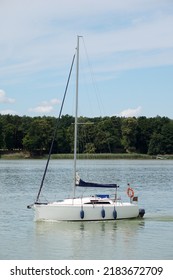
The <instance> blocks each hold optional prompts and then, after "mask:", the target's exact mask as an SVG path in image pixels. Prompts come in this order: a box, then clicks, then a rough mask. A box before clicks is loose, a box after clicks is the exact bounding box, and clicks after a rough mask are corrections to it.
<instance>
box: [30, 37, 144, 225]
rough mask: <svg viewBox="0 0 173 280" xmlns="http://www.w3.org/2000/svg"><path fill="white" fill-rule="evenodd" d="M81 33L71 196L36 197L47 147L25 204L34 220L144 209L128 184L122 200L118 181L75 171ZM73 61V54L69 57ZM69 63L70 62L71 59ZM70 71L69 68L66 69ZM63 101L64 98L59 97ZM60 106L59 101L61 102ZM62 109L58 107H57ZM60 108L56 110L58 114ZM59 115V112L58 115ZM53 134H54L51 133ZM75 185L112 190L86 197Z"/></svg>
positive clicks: (118, 215) (99, 217)
mask: <svg viewBox="0 0 173 280" xmlns="http://www.w3.org/2000/svg"><path fill="white" fill-rule="evenodd" d="M80 37H81V36H77V48H76V58H77V59H76V102H75V103H76V108H75V124H74V174H73V196H72V197H71V198H65V199H64V200H60V201H54V202H46V203H45V202H40V200H39V197H40V193H41V189H42V186H43V182H44V178H45V175H46V172H47V167H48V163H49V160H50V155H51V150H52V146H53V141H52V145H51V148H50V152H49V157H48V161H47V164H46V168H45V171H44V174H43V179H42V182H41V186H40V189H39V192H38V195H37V198H36V201H35V202H34V203H33V204H31V205H28V206H27V207H28V208H31V209H33V210H34V212H35V218H34V220H35V221H103V220H117V219H131V218H137V217H141V218H142V217H143V216H144V214H145V210H144V209H139V206H138V197H137V196H134V190H133V189H132V188H131V187H130V185H128V188H127V195H128V197H129V202H123V201H122V200H121V198H119V197H118V195H117V189H118V187H119V186H118V185H117V184H115V183H105V184H100V183H95V182H86V181H84V180H82V179H81V178H80V176H79V174H78V173H77V171H76V159H77V157H76V153H77V129H78V76H79V40H80ZM73 62H74V57H73ZM72 65H73V63H72ZM70 73H71V70H70ZM63 102H64V99H63ZM62 106H63V103H62ZM61 109H62V107H61ZM61 111H62V110H60V114H61ZM59 117H60V115H59ZM54 137H55V135H54ZM54 137H53V138H54ZM78 187H83V188H94V189H97V190H98V189H107V190H109V191H110V190H112V189H113V190H115V193H114V196H113V198H112V197H111V196H110V195H109V194H99V195H91V196H86V197H83V196H81V197H77V196H76V189H77V188H78Z"/></svg>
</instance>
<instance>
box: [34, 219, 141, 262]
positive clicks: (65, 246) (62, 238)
mask: <svg viewBox="0 0 173 280" xmlns="http://www.w3.org/2000/svg"><path fill="white" fill-rule="evenodd" d="M144 226H145V220H144V219H142V220H138V219H135V220H130V221H129V220H127V221H125V220H122V221H121V220H119V221H101V222H100V221H99V222H77V223H76V222H39V223H36V224H35V248H36V252H38V250H39V251H40V249H41V250H42V253H41V254H40V253H39V255H41V256H42V259H119V258H122V253H123V254H125V256H126V258H127V255H128V252H129V250H131V249H133V247H134V246H135V243H136V240H137V239H138V232H139V234H141V233H140V232H141V230H143V228H144ZM122 248H125V252H122ZM123 250H124V249H123ZM126 251H127V252H126ZM47 252H49V253H47ZM103 252H104V253H103Z"/></svg>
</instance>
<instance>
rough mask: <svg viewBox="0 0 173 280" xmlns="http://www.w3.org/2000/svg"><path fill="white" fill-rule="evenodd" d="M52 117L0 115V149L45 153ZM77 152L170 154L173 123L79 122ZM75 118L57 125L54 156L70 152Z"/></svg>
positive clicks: (110, 119) (109, 119)
mask: <svg viewBox="0 0 173 280" xmlns="http://www.w3.org/2000/svg"><path fill="white" fill-rule="evenodd" d="M56 122H57V120H56V118H54V117H33V118H32V117H28V116H23V117H20V116H17V115H16V116H12V115H0V149H1V151H2V150H8V151H14V150H22V151H28V152H29V153H30V154H31V155H34V154H40V155H42V154H45V153H48V151H49V148H50V145H51V140H52V136H53V134H54V128H55V126H56ZM79 123H80V125H79V130H78V132H79V135H80V137H79V143H78V152H80V153H109V152H110V153H120V152H123V153H125V152H126V153H131V152H137V153H141V154H149V155H157V154H173V120H171V119H169V118H167V117H160V116H157V117H154V118H146V117H138V118H135V117H133V118H122V117H115V116H113V117H97V118H85V117H80V119H79ZM73 131H74V117H72V116H69V115H65V116H62V117H61V119H60V120H59V122H58V128H57V133H56V138H55V142H54V146H53V153H63V154H64V153H72V152H73Z"/></svg>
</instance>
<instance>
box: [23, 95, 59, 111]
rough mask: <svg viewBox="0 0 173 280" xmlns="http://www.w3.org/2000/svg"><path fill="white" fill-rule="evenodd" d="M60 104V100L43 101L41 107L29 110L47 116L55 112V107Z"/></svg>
mask: <svg viewBox="0 0 173 280" xmlns="http://www.w3.org/2000/svg"><path fill="white" fill-rule="evenodd" d="M58 104H60V100H58V99H56V98H54V99H51V100H50V101H43V102H41V104H40V105H38V106H36V107H34V108H29V110H28V111H29V112H34V113H39V114H46V113H51V112H52V111H53V110H54V106H55V105H58Z"/></svg>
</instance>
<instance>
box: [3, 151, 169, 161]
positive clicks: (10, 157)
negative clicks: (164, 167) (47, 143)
mask: <svg viewBox="0 0 173 280" xmlns="http://www.w3.org/2000/svg"><path fill="white" fill-rule="evenodd" d="M47 157H48V155H42V156H30V155H29V154H27V153H24V152H11V153H10V152H9V153H5V154H3V153H2V154H0V160H1V159H3V160H17V159H18V160H20V159H25V160H27V159H47ZM51 159H73V154H52V155H51ZM78 159H100V160H101V159H141V160H142V159H143V160H145V159H147V160H148V159H157V160H165V159H173V155H152V156H151V155H145V154H137V153H129V154H126V153H121V154H79V155H78Z"/></svg>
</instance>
